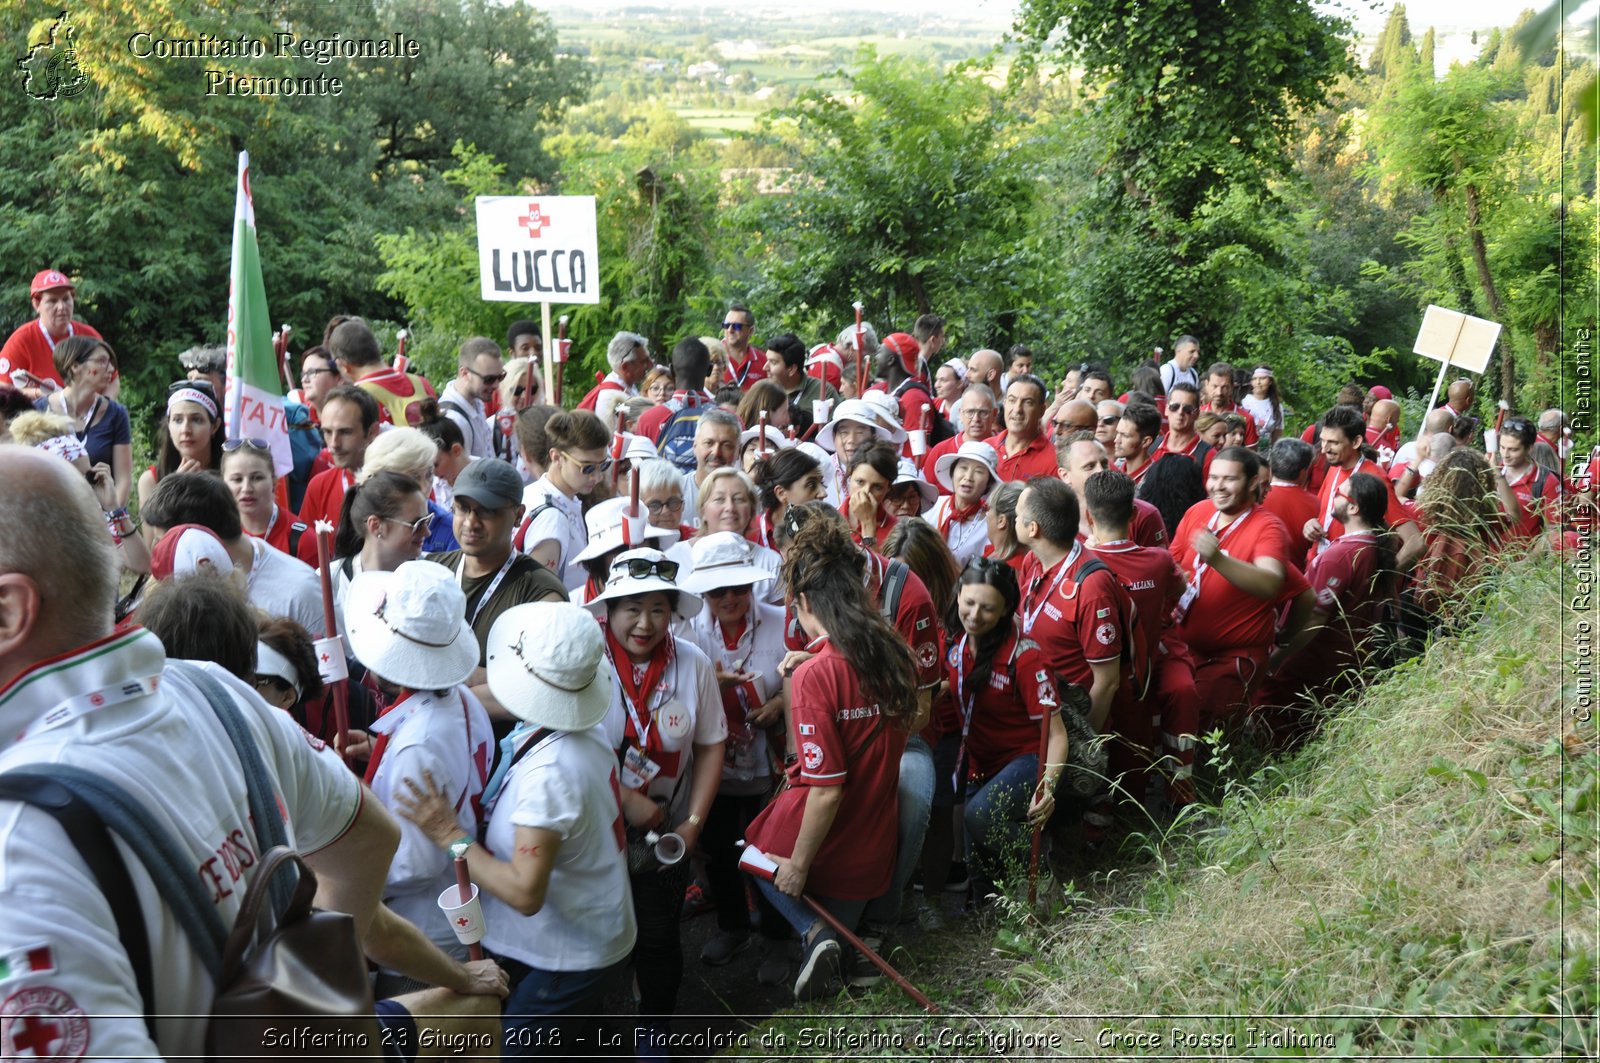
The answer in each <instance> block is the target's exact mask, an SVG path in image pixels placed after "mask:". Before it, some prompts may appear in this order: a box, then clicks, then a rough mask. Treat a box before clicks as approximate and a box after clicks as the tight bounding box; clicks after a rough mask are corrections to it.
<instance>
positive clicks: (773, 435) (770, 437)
mask: <svg viewBox="0 0 1600 1063" xmlns="http://www.w3.org/2000/svg"><path fill="white" fill-rule="evenodd" d="M760 434H761V427H760V426H759V425H758V426H756V427H755V428H746V429H745V430H744V431H743V432H740V433H739V453H741V454H743V453H744V447H745V444H746V443H748V442H750V441H751V440H752V439H754V438H755V437H756V436H758V435H760ZM792 446H794V440H792V439H790V438H789V437H788V436H786V435H784V434H783V430H782V429H781V428H774V427H773V426H772V425H770V424H769V425H767V450H768V451H774V450H788V449H789V448H790V447H792Z"/></svg>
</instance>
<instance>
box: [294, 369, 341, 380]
mask: <svg viewBox="0 0 1600 1063" xmlns="http://www.w3.org/2000/svg"><path fill="white" fill-rule="evenodd" d="M323 373H332V374H333V375H334V376H338V375H339V370H337V369H302V370H300V379H301V380H314V379H316V378H317V377H319V376H321V375H322V374H323Z"/></svg>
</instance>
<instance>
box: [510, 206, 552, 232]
mask: <svg viewBox="0 0 1600 1063" xmlns="http://www.w3.org/2000/svg"><path fill="white" fill-rule="evenodd" d="M517 224H518V225H520V226H522V227H523V228H525V229H527V230H528V235H529V236H530V237H531V238H533V239H535V240H537V239H539V234H540V233H541V232H543V231H544V228H545V226H547V225H549V224H550V219H549V217H547V216H546V215H545V214H543V213H542V212H540V210H539V204H537V203H529V204H528V213H526V214H524V215H523V216H522V217H520V218H518V219H517Z"/></svg>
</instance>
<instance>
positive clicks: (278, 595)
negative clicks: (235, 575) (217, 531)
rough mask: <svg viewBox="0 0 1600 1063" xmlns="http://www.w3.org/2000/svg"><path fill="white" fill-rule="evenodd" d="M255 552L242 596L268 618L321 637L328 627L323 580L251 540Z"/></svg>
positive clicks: (303, 565)
mask: <svg viewBox="0 0 1600 1063" xmlns="http://www.w3.org/2000/svg"><path fill="white" fill-rule="evenodd" d="M249 541H250V548H251V549H252V550H253V551H254V552H255V556H254V558H253V559H252V560H251V562H250V575H249V577H248V578H247V579H246V581H245V596H246V597H247V598H249V599H250V604H251V605H253V606H255V607H256V608H257V609H260V610H261V611H262V612H264V613H266V614H267V615H268V616H286V617H288V618H289V619H290V620H293V621H294V622H295V623H297V624H299V625H300V626H301V627H303V628H305V629H306V630H307V631H309V632H310V633H311V637H312V638H314V639H315V638H321V637H322V634H323V628H324V627H326V626H327V625H326V624H325V623H324V621H323V617H322V581H321V580H320V579H318V578H317V574H316V573H315V572H313V571H311V566H309V565H307V564H306V563H305V562H304V561H301V560H300V559H299V558H297V557H290V556H289V555H288V554H286V553H284V552H283V551H282V550H279V549H276V548H275V547H272V546H268V545H267V543H266V540H264V539H257V538H255V537H253V536H251V537H250V539H249Z"/></svg>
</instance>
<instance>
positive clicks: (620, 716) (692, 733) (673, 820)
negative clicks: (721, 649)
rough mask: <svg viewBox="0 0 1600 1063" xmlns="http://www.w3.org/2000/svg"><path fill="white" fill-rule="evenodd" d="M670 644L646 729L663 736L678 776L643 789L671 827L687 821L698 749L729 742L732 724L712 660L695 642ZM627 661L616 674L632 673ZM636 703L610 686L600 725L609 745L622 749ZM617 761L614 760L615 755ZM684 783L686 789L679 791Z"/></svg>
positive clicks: (662, 776)
mask: <svg viewBox="0 0 1600 1063" xmlns="http://www.w3.org/2000/svg"><path fill="white" fill-rule="evenodd" d="M667 637H668V638H672V639H675V640H676V642H677V647H676V651H675V653H674V654H673V658H672V663H671V664H670V665H668V667H667V670H666V671H665V672H664V673H663V674H662V677H661V682H660V683H659V684H658V685H657V686H656V689H655V692H654V693H653V694H651V696H650V703H649V709H650V719H649V721H648V722H647V724H646V726H647V727H648V728H649V730H650V731H651V732H652V742H651V744H652V746H654V741H653V736H654V735H655V734H659V735H660V736H661V745H660V747H659V748H660V749H661V750H663V751H664V752H667V753H675V754H678V756H677V770H676V771H673V770H671V769H670V768H669V767H667V766H665V765H663V766H662V770H661V771H659V772H657V773H656V776H655V778H653V779H651V780H650V783H649V784H648V785H647V786H646V787H645V789H644V792H645V793H646V794H648V795H649V796H651V797H659V798H665V799H666V800H667V825H668V826H675V825H677V823H678V822H679V821H681V820H683V819H684V818H685V817H687V816H688V815H689V790H690V788H691V787H692V786H693V781H694V747H695V745H697V744H698V745H703V746H709V745H714V744H715V743H717V742H721V741H723V740H724V739H726V738H727V737H728V722H727V720H726V719H725V718H724V717H723V715H722V695H721V694H720V693H719V692H718V690H717V673H716V671H715V670H714V669H713V668H712V667H711V658H709V657H707V656H706V654H705V651H704V650H702V649H701V648H700V647H699V646H696V645H695V644H694V643H693V642H690V641H687V640H684V639H678V638H677V636H675V635H668V636H667ZM632 666H633V665H632V662H631V661H629V660H628V659H627V658H626V657H623V658H622V659H620V660H618V661H617V662H616V667H618V668H631V667H632ZM631 708H633V703H632V702H631V701H630V700H629V699H628V698H627V696H626V695H625V694H623V692H622V684H621V682H614V683H612V684H611V708H610V709H608V710H607V711H606V718H605V719H604V720H602V721H601V722H600V728H601V730H602V731H604V732H605V738H606V743H607V744H608V745H609V746H610V747H611V748H612V749H613V750H617V749H621V748H622V743H623V737H624V734H625V731H626V727H627V720H628V715H629V710H630V709H631ZM612 759H613V761H614V760H615V759H616V755H615V754H614V753H613V755H612ZM680 779H682V780H683V785H681V786H680V785H678V781H679V780H680Z"/></svg>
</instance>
